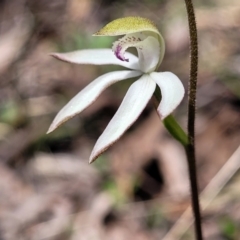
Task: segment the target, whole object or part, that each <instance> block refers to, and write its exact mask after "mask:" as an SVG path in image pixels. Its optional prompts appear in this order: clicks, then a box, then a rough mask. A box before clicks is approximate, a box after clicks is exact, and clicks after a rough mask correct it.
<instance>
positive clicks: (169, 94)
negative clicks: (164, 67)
mask: <svg viewBox="0 0 240 240" xmlns="http://www.w3.org/2000/svg"><path fill="white" fill-rule="evenodd" d="M150 76H151V78H152V79H153V80H154V81H155V82H156V83H157V85H158V86H159V88H160V90H161V95H162V100H161V102H160V104H159V106H158V109H157V111H158V113H159V115H160V117H161V119H162V120H163V119H164V118H166V117H167V116H168V115H169V114H171V113H172V112H173V111H174V109H175V108H176V107H177V106H178V105H179V103H180V102H181V101H182V99H183V96H184V93H185V90H184V87H183V84H182V82H181V81H180V79H179V78H178V77H177V76H176V75H175V74H173V73H171V72H153V73H150Z"/></svg>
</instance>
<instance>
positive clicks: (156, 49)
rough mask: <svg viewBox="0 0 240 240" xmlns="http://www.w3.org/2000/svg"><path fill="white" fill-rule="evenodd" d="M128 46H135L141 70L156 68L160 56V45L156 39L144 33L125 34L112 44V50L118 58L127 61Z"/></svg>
mask: <svg viewBox="0 0 240 240" xmlns="http://www.w3.org/2000/svg"><path fill="white" fill-rule="evenodd" d="M129 47H136V49H137V51H138V57H139V65H140V69H141V71H142V72H145V73H148V72H152V71H154V70H155V69H156V67H157V64H158V62H159V58H160V45H159V42H158V39H157V38H155V37H152V36H147V35H146V34H144V33H132V34H127V35H125V36H124V37H122V38H120V39H119V40H118V41H116V42H114V44H113V48H112V49H113V51H114V53H115V55H116V57H117V58H118V59H120V60H121V61H126V62H128V61H129V59H128V57H127V56H125V54H127V53H126V50H127V49H128V48H129Z"/></svg>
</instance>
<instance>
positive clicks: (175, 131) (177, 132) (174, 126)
mask: <svg viewBox="0 0 240 240" xmlns="http://www.w3.org/2000/svg"><path fill="white" fill-rule="evenodd" d="M154 96H155V100H156V104H155V107H156V108H157V106H158V105H159V103H160V102H161V98H162V95H161V91H160V88H159V87H156V90H155V92H154ZM163 124H164V126H165V127H166V129H167V130H168V132H169V133H170V134H171V135H172V136H173V137H174V138H175V139H176V140H177V141H179V142H180V143H181V144H182V145H183V146H184V147H186V146H187V145H188V136H187V134H186V133H185V132H184V130H183V129H182V128H181V126H180V125H179V124H178V122H177V121H176V120H175V118H174V117H173V115H169V116H168V117H166V118H165V119H164V120H163Z"/></svg>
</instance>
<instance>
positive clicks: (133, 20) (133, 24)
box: [93, 17, 165, 65]
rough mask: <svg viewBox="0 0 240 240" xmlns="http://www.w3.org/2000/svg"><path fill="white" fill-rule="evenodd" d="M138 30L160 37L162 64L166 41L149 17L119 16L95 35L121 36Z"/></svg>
mask: <svg viewBox="0 0 240 240" xmlns="http://www.w3.org/2000/svg"><path fill="white" fill-rule="evenodd" d="M137 32H148V33H149V35H153V36H155V37H156V38H157V39H158V41H159V44H160V59H159V63H158V65H160V63H161V62H162V59H163V56H164V53H165V42H164V39H163V37H162V35H161V34H160V32H159V31H158V29H157V27H156V25H155V24H154V23H153V22H152V21H151V20H149V19H147V18H142V17H125V18H119V19H116V20H114V21H112V22H110V23H108V24H107V25H106V26H105V27H103V28H102V29H100V30H99V31H98V32H96V33H95V34H94V35H93V36H119V35H125V34H131V33H137Z"/></svg>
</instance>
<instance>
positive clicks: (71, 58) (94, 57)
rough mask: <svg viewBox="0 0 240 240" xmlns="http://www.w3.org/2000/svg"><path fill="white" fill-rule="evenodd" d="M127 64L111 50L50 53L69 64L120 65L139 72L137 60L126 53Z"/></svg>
mask: <svg viewBox="0 0 240 240" xmlns="http://www.w3.org/2000/svg"><path fill="white" fill-rule="evenodd" d="M126 55H127V58H128V59H129V61H128V62H123V61H120V60H119V59H117V58H116V57H115V56H114V54H113V52H112V50H111V49H87V50H79V51H74V52H68V53H52V54H51V56H53V57H55V58H57V59H59V60H62V61H65V62H70V63H76V64H93V65H107V64H113V65H120V66H123V67H126V68H130V69H133V70H140V67H139V63H138V58H137V57H136V56H135V55H133V54H131V53H126Z"/></svg>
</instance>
